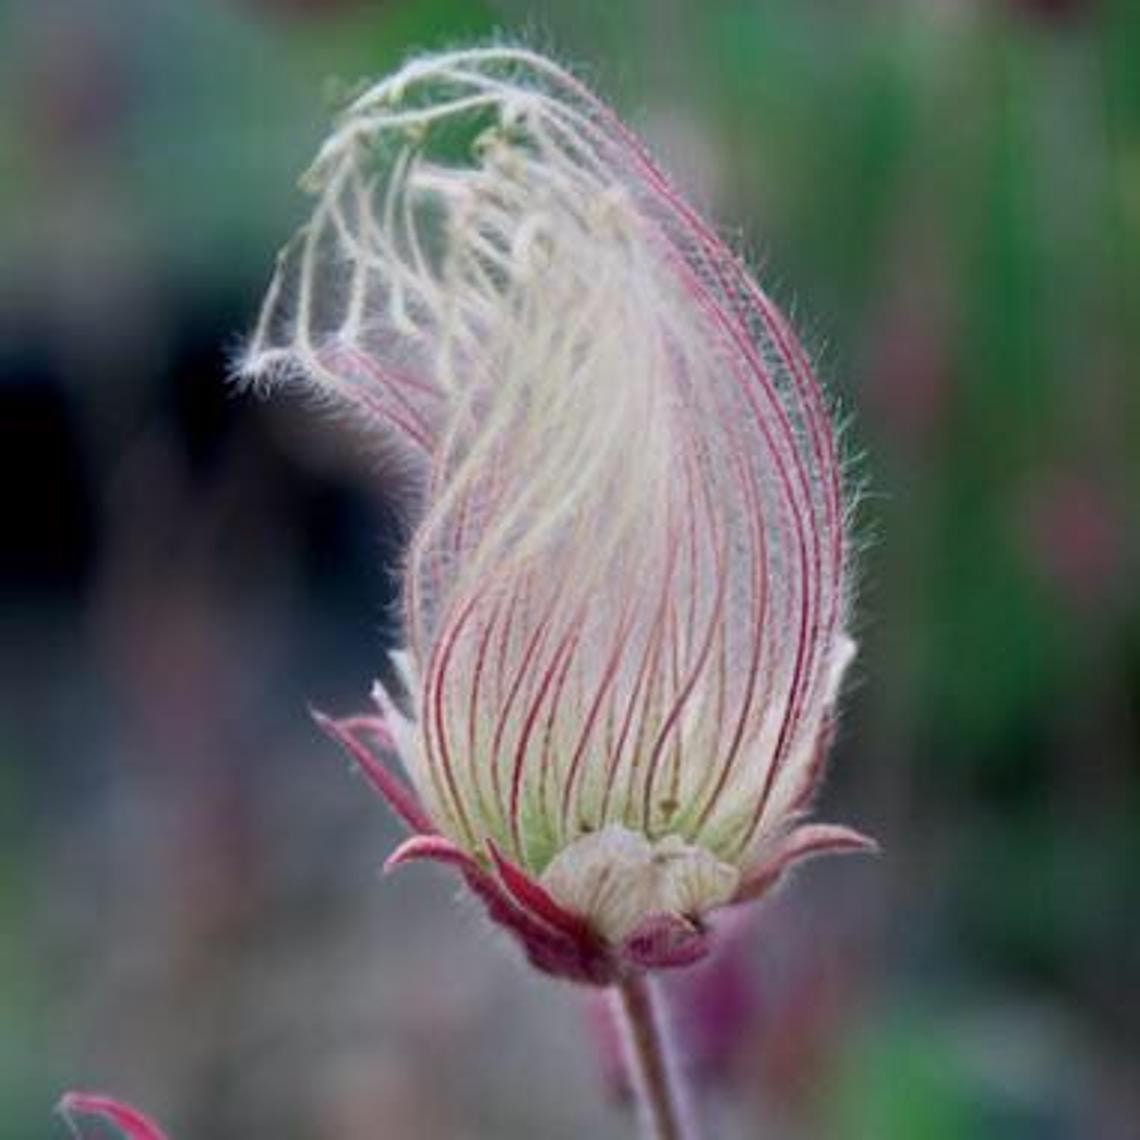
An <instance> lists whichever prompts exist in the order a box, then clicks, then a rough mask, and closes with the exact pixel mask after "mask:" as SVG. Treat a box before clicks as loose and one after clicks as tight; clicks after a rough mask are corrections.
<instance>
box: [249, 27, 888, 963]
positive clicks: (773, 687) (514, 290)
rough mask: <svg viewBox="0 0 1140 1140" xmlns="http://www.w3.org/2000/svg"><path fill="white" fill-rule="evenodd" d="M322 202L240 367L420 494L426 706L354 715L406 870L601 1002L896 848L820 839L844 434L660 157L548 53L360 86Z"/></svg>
mask: <svg viewBox="0 0 1140 1140" xmlns="http://www.w3.org/2000/svg"><path fill="white" fill-rule="evenodd" d="M305 184H306V186H307V188H308V189H310V190H311V191H312V193H313V194H314V195H315V197H316V206H315V209H314V211H313V215H312V218H311V220H310V221H309V223H308V224H307V225H306V226H305V228H304V229H303V230H302V231H301V232H300V234H299V235H298V236H297V238H296V239H295V240H294V241H293V243H292V244H291V245H290V246H289V247H287V249H286V250H285V251H284V253H283V254H282V257H281V260H280V263H279V266H278V272H277V275H276V277H275V279H274V281H273V284H272V286H271V288H270V291H269V294H268V297H267V298H266V301H265V305H264V308H263V311H262V314H261V319H260V322H259V325H258V328H257V331H256V334H255V336H254V339H253V342H252V344H251V346H250V349H249V352H248V355H247V357H246V358H245V361H244V365H243V372H244V373H245V374H246V375H248V376H249V377H252V378H258V379H259V378H268V379H274V378H281V377H283V378H288V379H300V380H303V381H304V382H305V384H306V385H308V386H310V387H311V388H313V389H315V390H316V391H317V392H319V393H321V394H324V395H327V396H329V397H331V398H334V399H335V400H336V401H338V402H343V403H346V404H347V405H348V406H350V407H351V408H352V409H354V410H355V411H356V412H358V413H359V415H360V416H361V418H362V419H363V420H364V421H365V422H367V423H368V424H374V425H375V428H376V431H377V433H378V435H379V437H380V438H382V439H383V440H384V441H385V443H386V444H387V446H389V447H393V446H394V447H397V448H399V449H400V452H401V454H402V456H403V458H404V459H405V461H406V464H407V466H408V468H409V469H410V470H411V471H413V472H414V473H415V475H416V477H417V480H418V486H419V488H420V490H421V501H420V503H419V507H418V510H419V516H418V518H417V521H416V526H415V530H414V534H413V537H412V540H411V543H410V547H409V550H408V552H407V560H406V570H405V581H404V602H405V626H406V635H407V644H408V648H407V653H406V655H403V656H402V658H401V660H402V667H403V669H404V682H405V684H406V687H407V690H408V693H409V694H410V696H411V698H412V700H411V704H412V705H413V706H414V707H413V708H411V709H407V710H403V711H402V710H401V709H400V708H399V707H397V702H395V701H394V700H392V699H390V698H389V696H388V695H387V694H386V693H385V692H384V691H383V690H382V689H381V690H379V691H378V693H377V700H378V704H379V715H378V716H376V717H372V718H355V719H352V720H349V721H336V722H334V721H325V722H324V723H325V725H326V727H328V728H329V730H330V731H332V732H333V733H334V734H335V735H336V736H337V737H338V738H339V739H340V740H341V741H342V743H344V744H345V745H346V746H347V747H349V749H350V750H351V751H352V752H353V754H354V755H355V756H356V757H357V759H358V760H359V761H360V762H361V764H362V765H363V766H364V767H365V770H366V771H367V772H369V774H370V775H371V776H372V777H373V779H374V780H375V781H376V783H377V784H378V786H379V787H380V788H381V790H382V791H384V793H385V794H386V795H387V796H388V797H389V798H390V799H392V800H393V804H394V806H395V807H396V809H397V810H398V811H400V813H401V815H402V816H403V817H404V819H405V820H406V821H407V822H408V823H409V825H410V826H411V827H412V828H413V830H414V831H416V832H417V833H418V834H417V835H416V837H415V838H413V839H412V840H410V841H409V842H408V843H407V844H405V846H404V847H403V848H401V849H400V851H398V852H397V853H396V855H395V856H394V857H393V862H401V861H404V860H405V859H408V858H416V857H432V858H438V859H444V860H446V861H450V862H452V863H454V864H456V865H457V866H459V868H460V870H461V871H462V872H463V873H464V875H465V876H466V877H467V880H468V882H469V883H470V884H471V885H472V887H473V889H475V890H476V892H477V893H478V894H479V895H480V897H481V898H483V900H484V902H486V903H487V906H488V909H489V910H490V912H491V913H492V915H493V916H494V917H496V918H497V919H499V920H500V921H503V922H505V923H506V924H507V925H509V926H511V927H512V929H514V930H515V931H516V933H519V934H520V937H522V939H523V941H524V944H525V946H526V948H527V950H528V953H529V954H530V956H531V959H532V961H535V962H536V964H539V965H540V966H542V967H543V968H545V969H550V970H551V971H552V972H556V973H561V974H564V975H566V976H572V977H578V978H579V979H580V980H587V981H605V980H609V979H610V978H612V977H613V976H614V975H615V973H618V972H620V970H622V969H628V968H635V967H639V966H653V965H669V964H679V963H681V962H683V961H687V960H691V959H692V958H693V957H695V956H698V955H699V953H701V952H703V949H704V939H703V934H704V926H703V917H704V916H705V915H706V914H707V913H708V912H709V911H710V910H712V909H714V908H715V907H718V906H721V905H724V904H726V903H729V902H732V901H736V900H738V899H741V898H745V897H751V896H752V895H754V894H756V893H758V892H759V891H760V890H762V889H765V888H766V887H767V886H768V885H770V883H771V882H772V881H773V880H774V879H775V878H776V877H778V875H779V874H780V872H781V871H782V869H783V868H784V867H785V866H786V865H787V864H788V863H789V862H790V861H791V860H792V859H795V858H799V857H802V856H803V855H806V854H810V853H814V852H816V851H820V850H824V849H844V848H853V847H858V846H865V845H866V841H864V840H863V839H862V837H860V836H858V835H857V834H856V833H854V832H850V831H848V830H846V829H843V828H828V827H822V826H819V825H814V826H806V825H802V824H801V822H800V821H801V817H802V814H803V812H804V810H805V809H806V807H807V806H808V802H809V799H810V796H811V793H812V791H813V789H814V787H815V785H816V783H817V781H818V778H819V774H820V769H821V764H822V759H823V755H824V752H825V750H826V743H827V734H828V727H829V724H830V719H831V716H832V713H833V708H834V703H835V699H836V695H837V691H838V688H839V684H840V681H841V678H842V674H843V671H844V669H845V667H846V666H847V664H848V662H849V660H850V658H851V656H852V654H853V651H854V646H853V643H852V642H851V640H850V639H849V638H848V636H847V635H846V633H845V627H846V607H847V601H848V597H847V594H848V589H847V576H846V570H847V551H846V546H845V537H844V503H843V498H842V491H841V486H840V471H839V462H838V459H837V454H836V444H835V440H834V436H833V432H832V427H831V423H830V420H829V416H828V412H827V409H826V407H825V405H824V400H823V397H822V395H821V392H820V389H819V387H818V385H817V383H816V380H815V378H814V376H813V375H812V372H811V368H810V365H809V363H808V361H807V359H806V357H805V355H804V353H803V351H802V349H801V347H800V345H799V344H798V342H797V340H796V339H795V336H794V334H793V333H792V332H791V330H790V329H789V327H788V325H787V322H786V321H785V319H784V317H783V316H782V315H781V313H780V312H779V311H778V310H777V309H776V308H775V306H774V305H773V304H772V302H771V301H770V300H769V299H768V297H767V296H766V295H765V294H764V293H763V292H762V290H761V289H760V288H759V286H758V285H757V284H756V283H755V282H754V281H753V280H752V278H751V277H750V276H749V275H748V273H747V271H746V270H745V269H744V268H743V266H742V265H741V263H740V262H739V260H738V259H737V258H736V257H735V256H734V255H733V254H732V253H731V252H730V251H729V250H727V249H726V248H725V246H724V245H722V244H721V242H720V241H719V240H718V239H717V238H716V236H715V235H714V233H713V232H712V231H711V229H710V228H709V227H708V226H707V225H706V223H704V222H703V221H702V220H701V219H700V218H699V217H698V216H697V215H696V214H695V213H694V211H693V210H692V208H691V207H690V206H689V205H687V204H686V202H685V201H684V200H683V199H682V198H681V197H680V196H679V195H678V194H677V192H676V191H675V190H674V189H673V187H672V186H671V185H670V183H669V182H668V181H667V180H666V178H665V177H664V176H663V175H662V174H661V173H660V171H659V170H658V169H657V168H656V167H655V166H654V165H653V163H652V161H651V160H650V159H649V158H648V156H647V155H646V153H645V151H644V149H643V148H642V146H641V144H640V143H639V142H638V141H637V140H636V139H635V138H634V137H633V136H632V135H631V133H630V132H629V131H628V130H627V128H626V127H624V126H623V125H622V123H621V122H620V121H619V120H618V119H617V118H616V116H615V115H614V114H613V112H612V111H610V110H609V109H608V108H607V107H606V106H605V105H604V104H602V103H601V102H599V101H598V100H597V99H596V97H595V96H593V95H592V94H591V93H590V92H589V91H588V90H587V89H586V88H585V87H584V86H582V85H581V84H580V83H579V82H578V81H577V80H576V79H574V78H573V77H572V76H571V75H569V74H568V73H566V72H565V71H563V70H561V69H560V68H558V67H557V66H556V65H555V64H553V63H551V62H550V61H548V60H547V59H545V58H543V57H541V56H539V55H536V54H534V53H531V52H528V51H525V50H521V49H512V48H505V47H504V48H488V49H481V50H468V51H460V52H455V53H451V54H446V55H439V56H428V57H424V58H420V59H416V60H413V61H412V62H411V63H409V64H407V65H406V66H405V67H404V68H403V69H402V70H401V71H400V72H398V73H397V74H396V75H394V76H393V77H391V78H389V79H387V80H385V81H383V82H381V83H379V84H377V85H376V86H375V87H373V88H371V89H370V90H369V91H367V92H366V93H365V94H363V95H361V96H360V97H359V98H358V99H356V100H355V102H353V103H352V104H351V105H350V106H349V107H348V108H347V110H346V111H345V112H344V113H343V114H342V115H341V117H340V119H339V121H338V123H337V124H336V127H335V129H334V130H333V133H332V134H331V136H330V137H329V139H328V140H327V141H326V143H325V144H324V146H323V147H322V148H321V150H320V152H319V154H318V156H317V159H316V161H315V163H314V164H313V166H312V167H311V169H310V171H309V173H308V175H307V176H306V183H305ZM405 712H407V713H410V715H405ZM386 751H398V753H399V756H400V758H401V760H402V762H403V764H404V766H405V768H406V770H407V772H408V774H409V777H410V779H411V783H412V785H413V786H414V793H413V792H410V791H409V790H408V789H407V788H404V787H403V786H402V785H398V784H397V782H396V780H395V778H394V777H393V776H392V775H391V773H389V772H387V771H386V770H385V769H383V768H382V767H380V766H379V764H378V763H377V761H376V759H375V755H374V753H376V752H386ZM560 939H561V941H559V940H560ZM567 939H569V940H570V941H569V943H567V941H566V940H567ZM568 945H569V949H567V946H568ZM591 947H592V949H591Z"/></svg>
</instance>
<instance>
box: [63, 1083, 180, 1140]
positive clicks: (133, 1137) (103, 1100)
mask: <svg viewBox="0 0 1140 1140" xmlns="http://www.w3.org/2000/svg"><path fill="white" fill-rule="evenodd" d="M57 1107H58V1109H59V1111H60V1112H62V1113H63V1115H64V1116H66V1117H67V1118H68V1120H70V1119H71V1116H72V1114H78V1115H85V1116H102V1117H104V1118H105V1119H106V1120H109V1121H110V1122H111V1123H112V1124H114V1125H115V1127H117V1128H118V1129H119V1130H120V1131H121V1132H122V1133H123V1135H124V1136H127V1137H129V1140H167V1138H166V1133H165V1132H163V1131H162V1129H161V1128H159V1126H158V1125H157V1124H155V1122H154V1121H153V1120H151V1119H150V1117H149V1116H145V1115H144V1114H143V1113H141V1112H139V1110H138V1109H137V1108H131V1107H130V1105H126V1104H123V1103H122V1102H120V1101H117V1100H115V1099H113V1098H112V1097H109V1096H104V1095H103V1094H102V1093H83V1092H69V1093H65V1094H64V1095H63V1096H62V1097H61V1098H60V1101H59V1105H58V1106H57Z"/></svg>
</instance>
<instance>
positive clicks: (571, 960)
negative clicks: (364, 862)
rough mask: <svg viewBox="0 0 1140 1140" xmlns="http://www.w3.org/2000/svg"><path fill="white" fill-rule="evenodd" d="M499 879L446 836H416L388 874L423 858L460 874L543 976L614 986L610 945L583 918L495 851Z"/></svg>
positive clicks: (389, 861) (405, 845)
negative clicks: (545, 974)
mask: <svg viewBox="0 0 1140 1140" xmlns="http://www.w3.org/2000/svg"><path fill="white" fill-rule="evenodd" d="M491 858H492V861H493V864H494V866H495V869H496V871H497V872H498V874H499V876H500V877H499V878H496V877H495V876H494V875H492V874H491V873H490V872H489V871H487V870H485V869H484V868H483V867H482V866H481V865H480V863H479V862H478V861H477V860H476V859H475V858H474V856H472V855H470V854H468V852H466V851H464V850H463V849H462V848H461V847H457V846H456V845H455V844H454V843H452V842H451V840H449V839H445V838H444V837H443V836H441V835H413V836H412V837H411V838H410V839H406V840H405V841H404V842H403V843H401V844H400V846H399V847H397V848H396V850H395V851H393V852H392V854H391V855H390V856H388V859H387V861H386V862H385V864H384V870H385V872H387V871H392V870H394V869H395V868H397V867H400V866H403V865H404V864H405V863H412V862H417V861H419V860H422V859H427V860H432V861H434V862H437V863H446V864H447V865H449V866H452V867H455V868H457V869H458V871H459V872H460V874H461V875H462V876H463V878H464V881H465V882H466V883H467V886H468V887H469V888H470V890H471V893H472V894H474V895H475V897H476V898H477V899H479V901H480V902H481V903H482V904H483V907H484V909H485V910H486V912H487V916H488V917H489V918H490V919H491V921H492V922H495V923H496V924H498V925H499V926H502V927H504V928H505V929H506V930H507V931H509V932H510V934H512V935H513V936H514V938H515V939H516V940H517V941H518V942H519V943H520V944H521V946H522V948H523V950H524V952H525V953H526V956H527V958H528V960H529V961H530V963H531V965H532V966H534V967H535V968H536V969H538V970H542V971H543V973H547V974H553V975H555V976H556V977H559V978H566V979H567V980H569V981H574V982H581V983H583V984H586V985H597V986H604V985H609V984H610V983H611V982H612V981H613V980H614V979H615V978H616V976H617V974H616V971H615V964H614V962H613V960H612V958H611V955H610V953H609V950H608V948H607V947H606V945H605V943H604V942H603V941H602V940H601V939H600V938H598V937H597V935H595V934H594V932H593V931H592V930H591V929H590V926H589V924H588V923H587V922H586V921H585V919H584V918H582V917H581V916H580V915H577V914H574V913H573V912H572V911H568V910H566V909H565V908H564V907H562V906H560V905H559V904H558V903H557V902H555V901H554V899H553V898H551V897H550V894H549V892H548V891H547V890H546V888H545V887H543V886H542V885H541V884H540V883H538V882H537V881H535V880H534V879H532V878H531V877H530V876H529V875H527V874H526V872H524V871H522V870H520V869H519V868H518V867H516V866H515V865H514V864H513V863H511V862H510V861H509V860H507V859H506V858H505V857H503V856H502V855H501V854H500V853H499V852H497V851H495V850H494V849H492V854H491Z"/></svg>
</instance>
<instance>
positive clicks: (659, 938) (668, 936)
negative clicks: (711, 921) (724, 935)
mask: <svg viewBox="0 0 1140 1140" xmlns="http://www.w3.org/2000/svg"><path fill="white" fill-rule="evenodd" d="M711 949H712V936H711V934H710V932H709V930H708V928H707V927H706V926H703V925H699V924H697V923H695V922H692V921H690V920H689V919H687V918H684V917H683V916H681V915H679V914H654V915H651V916H650V917H649V918H647V919H645V920H644V921H643V922H642V923H641V924H640V925H639V926H638V927H637V929H636V930H634V932H633V933H632V934H630V935H629V936H628V937H627V938H626V940H625V941H624V942H623V943H622V945H621V950H620V957H621V958H622V960H623V961H624V962H626V963H629V964H630V965H633V966H635V967H637V968H638V969H641V970H668V969H673V968H675V967H678V966H691V965H692V964H693V963H694V962H699V961H700V960H701V959H702V958H703V957H704V956H705V955H706V954H708V952H709V950H711Z"/></svg>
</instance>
